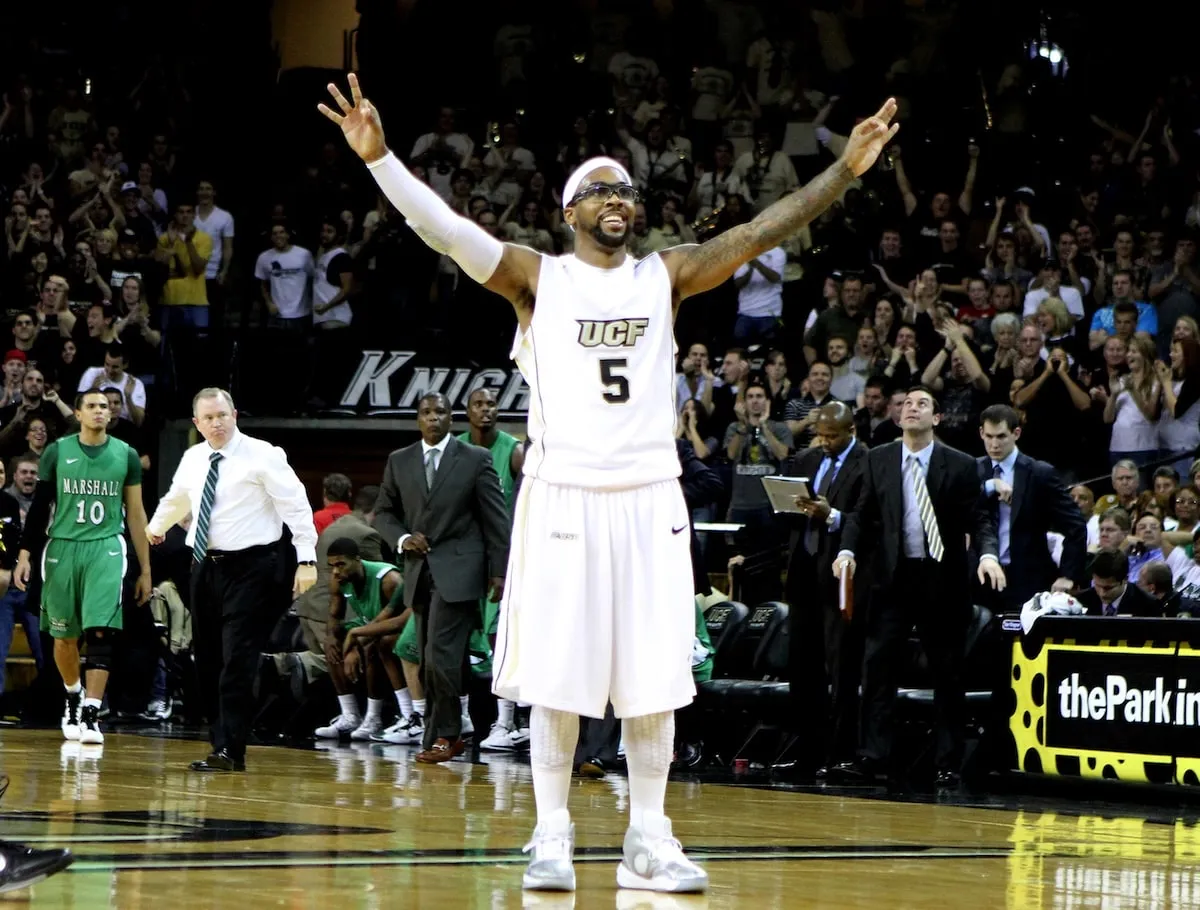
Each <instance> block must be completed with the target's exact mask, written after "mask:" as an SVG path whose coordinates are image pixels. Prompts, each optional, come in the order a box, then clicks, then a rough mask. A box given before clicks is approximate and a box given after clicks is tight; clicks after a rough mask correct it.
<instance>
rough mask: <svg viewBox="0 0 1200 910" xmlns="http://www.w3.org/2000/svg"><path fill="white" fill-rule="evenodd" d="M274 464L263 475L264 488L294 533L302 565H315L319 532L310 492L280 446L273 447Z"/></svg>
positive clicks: (271, 459) (294, 542)
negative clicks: (304, 563) (310, 502)
mask: <svg viewBox="0 0 1200 910" xmlns="http://www.w3.org/2000/svg"><path fill="white" fill-rule="evenodd" d="M268 457H269V458H270V461H271V464H268V465H267V469H266V470H265V471H264V472H263V484H264V485H265V486H266V489H267V494H268V495H269V496H270V497H271V501H272V502H274V503H275V511H276V512H277V513H278V514H279V517H280V518H281V519H283V523H284V524H286V525H287V526H288V528H289V529H290V530H291V532H292V546H294V547H295V548H296V559H297V560H298V561H299V562H316V559H317V529H316V526H315V525H314V524H313V513H312V506H310V505H309V504H308V491H307V490H305V489H304V484H302V483H301V482H300V478H299V477H297V476H296V472H295V471H293V470H292V466H291V465H290V464H288V460H287V455H286V454H284V451H283V449H281V448H279V447H278V446H271V449H270V455H269V456H268Z"/></svg>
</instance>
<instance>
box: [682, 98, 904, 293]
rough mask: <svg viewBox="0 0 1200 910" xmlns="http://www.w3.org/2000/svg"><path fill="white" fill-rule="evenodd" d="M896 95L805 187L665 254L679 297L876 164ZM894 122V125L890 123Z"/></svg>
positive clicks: (749, 255)
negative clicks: (749, 217)
mask: <svg viewBox="0 0 1200 910" xmlns="http://www.w3.org/2000/svg"><path fill="white" fill-rule="evenodd" d="M895 114H896V102H895V99H891V98H889V99H888V101H887V102H886V103H885V104H884V105H883V107H881V108H880V109H879V112H878V113H877V114H876V115H875V116H874V117H869V118H867V119H866V120H864V121H863V122H862V123H860V124H859V125H858V126H856V127H855V128H854V132H853V133H851V134H850V140H849V142H848V143H847V145H846V150H845V152H844V153H843V154H842V156H841V158H839V159H838V160H837V161H836V162H834V164H833V165H832V166H831V167H829V168H828V169H827V170H825V171H824V172H823V173H822V174H820V175H819V176H818V177H817V178H816V179H815V180H813V181H812V182H811V183H809V184H808V185H807V186H804V187H802V188H801V189H799V190H798V191H797V192H795V193H791V194H790V195H787V196H784V197H783V198H782V199H780V200H779V201H778V202H776V203H774V204H773V205H770V206H768V207H767V208H766V209H764V210H763V211H762V212H760V213H759V215H758V216H757V217H756V218H755V219H754V220H753V221H751V222H749V223H748V224H743V225H739V226H737V227H734V228H730V229H729V230H728V231H726V232H725V233H724V234H721V235H720V236H719V237H716V238H714V239H713V240H710V241H708V242H707V243H702V244H700V245H699V246H684V247H675V248H674V249H671V250H668V251H666V252H665V253H663V254H662V258H663V262H664V263H665V264H666V266H667V269H668V271H669V272H670V274H671V280H672V287H673V288H674V291H675V299H676V305H677V306H678V302H679V301H682V300H684V299H685V298H687V297H691V296H693V295H695V294H702V293H704V292H705V291H708V290H711V289H713V288H715V287H717V286H718V285H720V284H722V283H724V282H725V280H726V279H728V278H729V277H730V276H731V275H732V274H733V273H734V272H735V271H737V268H738V266H740V265H743V264H744V263H747V262H749V261H750V260H752V259H756V258H758V257H759V256H761V255H762V254H763V253H765V252H766V251H767V250H770V249H773V248H774V247H777V246H779V245H780V244H782V243H783V242H784V241H785V240H787V239H788V238H789V237H791V236H792V235H793V234H795V233H796V232H797V231H799V230H800V229H801V228H802V227H804V226H805V225H806V224H808V223H809V222H810V221H812V220H813V219H814V218H816V217H817V216H818V215H820V214H821V212H823V211H825V209H827V208H829V206H830V205H832V204H833V201H834V200H835V199H837V198H838V197H839V196H840V195H841V194H842V192H843V191H845V189H846V187H848V186H849V185H850V183H851V182H852V181H853V180H854V179H855V178H857V177H859V176H861V175H862V174H864V173H865V172H866V171H867V169H868V168H870V167H871V165H873V164H874V163H875V159H876V158H878V157H879V153H880V152H881V151H882V150H883V147H884V145H886V144H887V142H888V140H890V139H891V138H892V136H894V135H895V134H896V130H897V129H899V124H892V122H891V121H892V117H894V116H895ZM889 124H890V126H889Z"/></svg>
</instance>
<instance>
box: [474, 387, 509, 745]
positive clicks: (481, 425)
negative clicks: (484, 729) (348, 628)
mask: <svg viewBox="0 0 1200 910" xmlns="http://www.w3.org/2000/svg"><path fill="white" fill-rule="evenodd" d="M498 410H499V406H498V402H497V398H496V390H495V389H487V388H483V389H476V390H475V391H474V392H472V393H471V394H470V396H469V397H468V398H467V421H468V423H470V429H469V430H468V431H467V432H465V433H462V434H460V435H459V437H458V441H459V442H469V443H470V444H471V445H473V446H479V447H480V448H484V449H487V450H489V451H490V452H491V453H492V467H494V468H495V469H496V473H497V474H498V475H499V477H500V491H501V492H502V493H503V494H504V504H505V505H507V506H508V511H509V514H511V513H512V507H513V500H514V499H516V493H517V489H516V488H517V481H518V479H519V478H520V476H521V467H522V466H523V465H524V464H525V448H524V447H523V446H522V445H521V440H519V439H517V437H516V436H513V435H512V434H510V433H505V432H504V431H503V430H499V429H497V428H496V415H497V412H498ZM480 607H481V608H482V610H483V631H484V632H485V633H486V634H487V639H488V642H489V645H491V646H494V645H495V642H496V628H497V626H498V624H499V622H500V604H498V603H496V602H495V601H491V600H488V599H487V598H484V599H483V600H482V601H481V602H480ZM474 643H475V642H474V639H472V645H474ZM476 660H477V655H476V654H475V651H474V648H472V654H471V666H472V669H474V670H476V672H482V671H481V668H482V667H484V666H486V667H487V671H488V672H489V673H490V672H491V653H490V648H489V653H488V655H487V659H486V661H481V662H478V663H477V662H476ZM496 703H497V710H496V722H495V723H494V724H492V729H491V730H490V731H489V732H488V735H487V738H486V739H484V740H483V742H482V743H480V744H479V746H480V748H481V749H486V750H489V751H497V752H507V751H510V750H512V749H513V748H515V747H516V744H514V742H513V740H512V736H513V731H514V730H515V729H516V724H515V722H514V712H515V710H516V706H515V705H514V704H513V702H511V701H509V700H508V699H506V698H500V699H497V700H496Z"/></svg>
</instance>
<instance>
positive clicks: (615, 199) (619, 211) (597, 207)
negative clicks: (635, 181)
mask: <svg viewBox="0 0 1200 910" xmlns="http://www.w3.org/2000/svg"><path fill="white" fill-rule="evenodd" d="M627 186H629V184H627V183H626V182H625V178H624V177H622V176H621V174H620V173H619V172H618V171H615V170H613V169H612V168H607V167H602V168H597V169H596V170H594V171H590V172H589V173H588V175H587V176H586V177H584V178H583V180H582V181H581V182H580V184H579V192H580V193H583V194H584V195H583V198H581V199H578V200H577V201H576V202H574V203H573V204H572V205H570V206H568V207H567V212H566V218H567V223H568V224H570V225H571V226H572V227H574V228H575V233H576V234H577V235H580V236H582V235H584V234H588V235H590V236H591V237H592V238H593V239H594V240H595V241H596V242H597V243H598V244H599V245H600V246H603V247H608V248H609V249H617V248H619V247H623V246H624V245H625V238H626V237H627V236H628V235H629V226H630V225H631V224H632V223H633V215H634V204H635V202H636V199H635V198H633V197H632V196H630V198H628V199H625V200H622V199H621V198H620V196H619V195H618V188H619V187H627ZM606 187H607V188H608V189H609V191H608V192H603V188H606ZM631 189H632V188H631ZM625 194H626V195H628V191H626V193H625ZM577 195H578V194H577Z"/></svg>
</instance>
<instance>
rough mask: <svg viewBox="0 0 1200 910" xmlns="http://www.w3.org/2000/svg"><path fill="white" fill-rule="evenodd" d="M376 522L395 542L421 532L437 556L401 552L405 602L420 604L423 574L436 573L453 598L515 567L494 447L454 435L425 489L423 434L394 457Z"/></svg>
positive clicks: (477, 593) (482, 589) (474, 595)
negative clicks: (416, 598) (510, 557)
mask: <svg viewBox="0 0 1200 910" xmlns="http://www.w3.org/2000/svg"><path fill="white" fill-rule="evenodd" d="M375 527H376V528H377V529H378V530H379V533H380V534H382V535H383V539H384V540H385V541H386V542H387V543H388V545H389V546H391V547H397V542H398V541H399V540H400V538H401V537H402V536H403V535H405V534H413V533H416V532H420V533H421V534H424V535H425V539H426V540H428V541H429V555H428V556H426V557H424V558H422V557H421V556H418V555H416V554H414V553H403V554H401V553H397V557H396V558H397V559H398V560H400V559H403V569H404V604H405V606H408V607H411V606H413V597H414V595H415V594H416V592H417V590H418V582H419V580H420V573H421V572H422V571H424V570H425V569H428V570H429V571H430V572H431V573H432V579H433V583H434V585H435V586H436V587H437V589H438V593H439V594H440V595H441V596H442V598H443V599H444V600H447V601H453V602H458V601H467V600H476V599H478V598H480V597H483V596H484V594H486V593H487V585H488V579H489V578H498V577H503V575H504V573H505V570H506V569H507V567H508V538H509V533H510V532H511V516H510V515H509V513H508V509H507V508H506V507H505V505H504V494H503V493H502V492H501V491H500V478H499V477H497V476H496V469H495V468H493V467H492V453H491V452H489V451H488V450H487V449H481V448H479V447H478V446H473V445H470V444H468V443H463V442H459V441H458V440H457V439H455V438H454V437H453V436H451V437H450V440H449V442H448V443H447V445H446V451H445V454H443V455H442V458H441V462H440V463H439V465H438V471H437V475H436V476H435V477H434V480H433V489H432V490H426V489H425V456H424V451H423V449H422V447H421V443H420V442H419V441H418V442H416V443H413V444H412V445H410V446H407V447H406V448H403V449H399V450H397V451H395V452H393V453H392V454H391V455H389V456H388V460H387V467H386V468H384V471H383V483H382V484H381V485H380V487H379V499H378V500H376V502H375Z"/></svg>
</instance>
